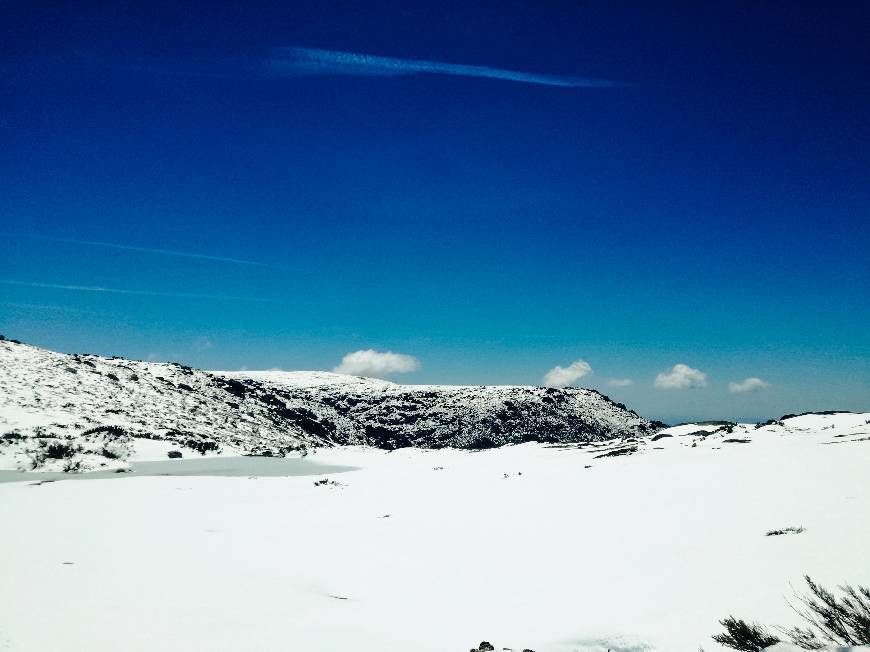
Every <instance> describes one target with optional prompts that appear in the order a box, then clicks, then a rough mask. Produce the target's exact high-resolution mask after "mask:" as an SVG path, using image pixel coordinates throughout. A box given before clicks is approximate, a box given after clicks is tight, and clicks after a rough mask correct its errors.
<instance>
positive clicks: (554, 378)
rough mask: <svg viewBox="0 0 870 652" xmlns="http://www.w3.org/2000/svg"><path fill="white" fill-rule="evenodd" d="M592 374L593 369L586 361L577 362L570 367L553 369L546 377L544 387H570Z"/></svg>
mask: <svg viewBox="0 0 870 652" xmlns="http://www.w3.org/2000/svg"><path fill="white" fill-rule="evenodd" d="M591 373H592V367H590V366H589V363H588V362H586V361H585V360H576V361H574V362H572V363H571V364H570V365H569V366H568V367H558V366H557V367H553V368H552V369H550V371H548V372H547V375H546V376H544V385H546V386H547V387H568V386H570V385H573V384H574V383H575V382H577V381H578V380H580V379H581V378H583V376H586V375H588V374H591Z"/></svg>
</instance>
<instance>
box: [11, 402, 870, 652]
mask: <svg viewBox="0 0 870 652" xmlns="http://www.w3.org/2000/svg"><path fill="white" fill-rule="evenodd" d="M729 430H730V432H729ZM698 431H706V433H705V434H700V433H698ZM662 435H671V436H670V437H668V436H662ZM608 450H612V449H608V445H607V444H599V445H585V446H576V447H575V446H570V445H569V446H544V445H540V444H531V443H529V444H522V445H517V446H507V447H502V448H498V449H491V450H485V451H475V452H472V451H461V450H454V449H443V450H437V451H425V450H419V449H400V450H396V451H392V452H386V451H382V450H376V449H369V448H355V447H341V448H335V449H319V450H318V451H317V452H316V453H313V454H311V455H309V456H308V457H307V458H306V461H314V462H320V463H324V464H332V465H338V466H343V467H357V468H356V469H355V470H351V471H347V472H342V473H330V474H327V475H316V476H294V477H256V476H248V475H245V476H242V477H135V475H136V474H135V473H128V474H124V476H123V477H121V478H117V479H111V480H109V479H92V480H87V481H78V482H72V481H67V480H60V481H55V482H49V483H43V484H35V483H33V481H32V479H30V478H28V479H27V481H24V482H14V483H7V484H0V523H2V527H3V532H2V536H0V649H6V650H16V651H18V650H21V651H40V652H41V651H43V650H53V651H63V650H97V651H98V650H119V649H124V650H155V649H160V650H216V651H217V650H219V651H222V650H227V651H229V650H300V651H302V650H304V651H306V652H307V651H314V652H359V651H372V652H375V651H377V652H393V651H395V652H409V651H411V650H413V651H415V652H418V651H419V652H453V651H457V652H465V651H466V650H468V649H469V648H471V647H474V646H476V645H477V644H478V643H479V642H480V641H482V640H487V641H490V642H492V643H493V645H494V646H495V648H496V649H497V650H500V649H502V648H512V649H514V650H517V651H519V650H522V649H524V648H529V649H532V650H535V651H536V652H569V651H590V650H600V651H602V652H603V651H605V650H608V649H609V650H612V651H613V652H617V651H627V650H638V651H639V650H664V651H678V652H679V651H682V650H685V651H690V652H696V651H697V650H698V649H699V646H703V648H704V649H705V650H707V651H708V652H711V651H712V650H718V649H721V648H719V647H718V646H717V645H716V644H715V643H713V642H712V641H711V639H710V637H711V635H712V634H714V633H718V632H719V631H721V627H720V626H719V625H718V622H717V621H718V620H719V619H721V618H723V617H725V616H727V615H729V614H734V615H735V616H738V617H742V618H746V619H747V620H758V621H760V622H763V623H767V624H783V625H793V624H798V623H797V622H796V617H795V615H794V613H793V612H792V611H791V610H790V608H789V606H788V604H787V603H786V601H785V597H787V596H789V595H791V592H792V589H791V585H793V586H794V587H795V588H796V589H800V588H802V587H801V585H802V580H801V577H802V575H803V574H804V573H808V574H810V575H811V576H812V577H813V578H814V579H815V580H817V581H819V582H821V583H822V584H824V585H827V586H830V587H834V586H836V585H837V584H840V583H843V582H851V583H853V584H864V585H867V584H868V583H870V561H868V559H870V555H868V550H870V473H868V469H870V414H836V415H806V416H801V417H794V418H789V419H785V420H784V421H782V422H781V423H773V424H771V425H769V426H764V427H761V428H756V427H755V426H754V425H746V426H734V427H726V428H724V429H719V426H704V427H701V426H688V427H686V426H678V427H676V428H672V429H668V430H665V431H662V432H661V433H659V434H658V435H656V437H654V438H650V439H649V440H648V443H647V444H646V445H641V446H640V447H639V448H638V451H637V452H636V453H634V454H625V455H616V456H604V455H605V453H606V452H608ZM615 450H620V449H619V448H617V449H615ZM224 459H226V458H224ZM245 459H247V460H248V461H250V458H245ZM322 480H327V482H326V483H323V482H321V481H322ZM315 483H317V484H315ZM792 526H794V527H797V526H802V527H803V528H805V530H804V531H803V532H801V533H799V534H795V533H788V534H784V535H782V536H765V535H766V533H767V532H768V531H770V530H775V529H783V528H787V527H792Z"/></svg>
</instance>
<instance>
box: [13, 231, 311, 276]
mask: <svg viewBox="0 0 870 652" xmlns="http://www.w3.org/2000/svg"><path fill="white" fill-rule="evenodd" d="M24 237H26V238H30V239H32V240H46V241H48V242H66V243H68V244H77V245H87V246H91V247H106V248H108V249H121V250H124V251H138V252H140V253H146V254H160V255H162V256H179V257H182V258H196V259H198V260H210V261H213V262H218V263H233V264H235V265H250V266H252V267H269V268H272V269H282V270H285V271H289V272H298V271H301V270H299V269H297V268H294V267H286V266H284V265H276V264H273V263H264V262H260V261H257V260H245V259H243V258H228V257H226V256H210V255H208V254H197V253H193V252H190V251H176V250H174V249H154V248H152V247H136V246H133V245H125V244H116V243H114V242H98V241H94V240H75V239H72V238H54V237H51V236H46V235H25V236H24Z"/></svg>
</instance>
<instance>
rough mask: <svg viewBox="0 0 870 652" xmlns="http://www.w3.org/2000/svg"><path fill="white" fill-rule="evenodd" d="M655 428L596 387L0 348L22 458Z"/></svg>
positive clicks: (589, 436) (463, 443) (390, 445)
mask: <svg viewBox="0 0 870 652" xmlns="http://www.w3.org/2000/svg"><path fill="white" fill-rule="evenodd" d="M661 427H664V424H661V423H659V422H655V421H650V420H647V419H644V418H642V417H640V416H639V415H638V414H637V413H635V412H634V411H632V410H630V409H628V408H627V407H626V406H624V405H622V404H621V403H617V402H615V401H613V400H611V399H610V398H608V397H606V396H604V395H603V394H601V393H600V392H598V391H596V390H591V389H581V388H564V389H553V388H544V387H531V386H513V385H510V386H498V385H495V386H449V385H399V384H396V383H392V382H390V381H384V380H379V379H368V378H362V377H356V376H341V375H339V374H332V373H330V372H276V371H265V372H206V371H201V370H198V369H194V368H192V367H189V366H186V365H182V364H178V363H157V362H144V361H137V360H128V359H125V358H120V357H104V356H97V355H90V354H65V353H58V352H54V351H50V350H48V349H42V348H39V347H35V346H31V345H28V344H23V343H21V342H18V341H16V340H8V339H3V340H0V436H2V438H3V441H4V442H6V444H9V442H12V441H15V442H18V443H17V444H16V445H17V446H19V447H22V449H23V450H24V449H27V447H28V446H30V447H31V448H32V445H33V444H34V442H36V443H40V442H39V440H41V442H42V443H45V442H47V441H50V440H58V441H61V442H72V444H74V445H75V446H84V448H85V449H86V450H91V449H93V450H92V452H93V454H94V455H96V456H97V457H99V454H100V453H102V452H103V450H104V448H105V446H107V445H109V444H112V443H118V441H117V440H121V442H122V443H124V444H125V445H127V446H128V447H129V445H130V444H131V442H132V441H133V440H137V439H151V440H157V441H165V442H171V443H173V444H175V445H177V446H179V447H183V448H187V449H191V450H195V451H198V452H200V453H203V454H205V453H211V452H217V451H220V450H234V451H238V452H240V453H243V454H254V455H272V456H276V455H277V456H281V455H286V454H288V453H290V452H292V451H304V450H306V449H308V448H310V447H320V446H335V445H354V444H356V445H370V446H375V447H378V448H385V449H395V448H403V447H408V446H413V447H419V448H444V447H454V448H468V449H481V448H492V447H497V446H502V445H505V444H514V443H522V442H527V441H540V442H544V443H574V442H589V441H603V440H609V439H621V438H633V437H640V436H644V435H647V434H652V433H654V432H655V431H656V430H658V429H659V428H661ZM22 442H24V443H22ZM46 446H47V444H46ZM121 448H122V450H121V451H120V452H119V454H123V446H122V447H121ZM116 452H118V451H116ZM31 454H32V451H31ZM50 459H51V458H50ZM92 461H93V460H92ZM102 463H103V462H102V461H101V462H100V464H102Z"/></svg>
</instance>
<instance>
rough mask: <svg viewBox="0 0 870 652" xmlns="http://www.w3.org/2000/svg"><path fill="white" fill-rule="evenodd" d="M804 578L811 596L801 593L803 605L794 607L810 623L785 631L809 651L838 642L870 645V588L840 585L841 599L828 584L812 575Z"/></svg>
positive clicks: (794, 641)
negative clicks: (822, 584)
mask: <svg viewBox="0 0 870 652" xmlns="http://www.w3.org/2000/svg"><path fill="white" fill-rule="evenodd" d="M804 579H805V580H806V581H807V585H808V586H809V588H810V594H809V595H803V596H798V600H799V601H800V603H801V604H802V605H803V606H802V607H794V606H793V607H792V608H793V609H794V610H795V612H796V613H797V615H798V616H800V617H801V618H802V619H803V620H804V621H805V622H806V623H807V625H808V627H807V628H805V629H804V628H800V627H793V628H792V629H789V630H783V632H784V633H785V634H787V635H788V636H789V637H790V638H791V640H792V642H793V643H794V644H795V645H798V646H800V647H802V648H804V649H805V650H818V649H821V648H822V647H824V646H825V645H826V644H827V643H835V644H838V645H867V644H870V588H867V587H866V586H858V587H857V588H855V587H852V586H850V585H849V584H845V585H843V586H840V587H839V588H840V591H842V592H843V594H844V595H843V597H842V598H840V599H839V600H838V599H837V597H836V596H835V595H834V594H833V593H831V592H830V591H828V590H827V589H826V588H825V587H823V586H819V585H818V584H816V583H815V582H813V580H812V579H810V576H809V575H805V576H804Z"/></svg>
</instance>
